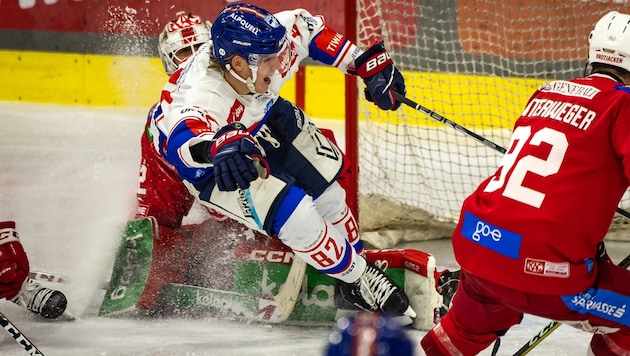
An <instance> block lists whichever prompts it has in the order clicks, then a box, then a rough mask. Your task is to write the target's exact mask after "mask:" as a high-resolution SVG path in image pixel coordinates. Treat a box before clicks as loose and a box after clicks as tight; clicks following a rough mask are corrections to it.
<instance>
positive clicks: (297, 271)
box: [245, 157, 306, 322]
mask: <svg viewBox="0 0 630 356" xmlns="http://www.w3.org/2000/svg"><path fill="white" fill-rule="evenodd" d="M253 161H254V166H255V167H256V171H257V172H258V176H259V177H261V178H263V179H265V177H266V176H267V174H268V172H267V168H265V167H263V164H262V163H261V162H260V159H259V158H258V157H254V158H253ZM245 197H246V199H247V205H249V208H250V211H251V214H252V216H253V217H254V220H255V221H256V224H257V225H258V227H259V228H262V227H263V222H262V221H261V220H260V217H259V216H258V213H257V212H256V208H255V207H254V202H253V200H252V194H251V192H250V190H249V188H247V189H245ZM305 274H306V262H304V260H303V259H301V258H300V257H298V256H297V255H296V254H295V253H294V254H293V262H292V263H291V269H289V273H288V274H287V280H286V281H285V282H284V284H283V285H282V287H280V291H278V294H276V295H275V296H274V297H273V300H274V302H275V307H276V308H277V309H279V313H280V314H279V318H278V320H277V322H283V321H285V320H287V319H288V318H289V315H291V313H292V312H293V308H295V303H296V302H297V298H298V296H299V294H300V290H301V289H302V282H303V281H304V276H305Z"/></svg>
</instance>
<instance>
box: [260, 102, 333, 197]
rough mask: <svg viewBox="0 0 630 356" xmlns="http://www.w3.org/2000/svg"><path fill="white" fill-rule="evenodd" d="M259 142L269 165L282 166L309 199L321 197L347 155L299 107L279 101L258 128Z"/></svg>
mask: <svg viewBox="0 0 630 356" xmlns="http://www.w3.org/2000/svg"><path fill="white" fill-rule="evenodd" d="M255 136H256V138H257V139H258V142H259V143H260V144H261V146H262V147H263V148H264V149H265V152H266V155H267V156H266V159H267V161H268V162H269V163H270V164H271V165H273V164H274V163H275V164H279V165H281V166H282V167H284V169H286V171H287V172H289V174H291V175H292V176H294V177H295V179H296V184H297V185H299V186H300V187H301V188H303V189H304V190H305V191H306V192H307V193H308V194H309V195H312V196H318V195H319V194H321V193H322V192H323V191H324V190H325V189H326V188H327V187H328V186H329V185H330V184H331V183H332V182H334V181H335V180H336V179H337V177H338V176H339V174H340V173H341V170H342V168H343V155H342V153H341V150H340V149H339V147H337V145H336V144H335V143H333V142H332V141H331V140H329V139H328V138H326V136H324V135H323V134H322V133H321V132H320V131H319V129H318V128H317V126H315V124H314V123H313V122H312V121H311V119H310V118H309V117H308V116H306V114H305V113H304V112H303V111H302V110H301V109H300V108H298V107H297V106H295V105H293V104H292V103H290V102H289V101H287V100H284V99H282V98H278V100H277V101H276V103H275V104H274V105H273V106H272V108H271V109H270V113H269V115H268V116H267V117H266V118H265V120H264V121H263V123H262V124H261V125H260V126H259V127H258V129H257V131H256V133H255Z"/></svg>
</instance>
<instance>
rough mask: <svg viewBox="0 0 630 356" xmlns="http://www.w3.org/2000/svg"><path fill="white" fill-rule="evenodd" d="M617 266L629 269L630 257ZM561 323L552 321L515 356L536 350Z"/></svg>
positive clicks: (521, 355)
mask: <svg viewBox="0 0 630 356" xmlns="http://www.w3.org/2000/svg"><path fill="white" fill-rule="evenodd" d="M617 266H621V267H623V268H628V267H629V266H630V255H628V256H626V258H624V259H623V260H622V261H621V262H619V263H618V264H617ZM560 325H561V323H559V322H557V321H555V320H554V321H552V322H550V323H549V324H547V326H545V327H544V328H542V329H541V330H540V332H539V333H538V334H536V335H535V336H534V337H532V338H531V339H530V340H529V342H527V343H526V344H525V345H523V347H521V348H520V349H518V351H516V352H515V353H514V355H513V356H523V355H527V354H528V353H529V352H530V351H532V350H533V349H534V347H536V346H537V345H538V344H540V343H541V342H542V341H543V340H544V339H545V338H546V337H547V336H549V335H550V334H551V333H552V332H554V331H555V330H556V329H557V328H559V327H560Z"/></svg>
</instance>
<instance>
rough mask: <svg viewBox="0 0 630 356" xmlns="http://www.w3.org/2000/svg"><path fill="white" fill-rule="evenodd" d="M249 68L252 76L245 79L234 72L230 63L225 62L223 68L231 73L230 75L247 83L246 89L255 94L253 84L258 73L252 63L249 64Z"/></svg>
mask: <svg viewBox="0 0 630 356" xmlns="http://www.w3.org/2000/svg"><path fill="white" fill-rule="evenodd" d="M248 66H249V69H251V71H252V76H251V77H249V78H247V79H243V77H241V76H240V75H238V73H236V72H235V71H234V69H233V68H232V66H231V65H230V64H226V65H225V68H226V69H227V70H228V72H229V73H230V74H232V76H233V77H234V78H236V79H237V80H238V81H239V82H241V83H244V84H246V85H247V89H249V91H250V92H251V93H252V94H256V87H255V86H254V83H255V82H256V75H257V73H258V66H253V65H249V64H248Z"/></svg>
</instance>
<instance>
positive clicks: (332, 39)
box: [314, 28, 346, 58]
mask: <svg viewBox="0 0 630 356" xmlns="http://www.w3.org/2000/svg"><path fill="white" fill-rule="evenodd" d="M314 40H315V44H316V46H317V48H319V49H320V50H322V51H324V52H325V53H326V54H328V55H329V56H330V57H332V58H337V56H338V55H339V51H340V50H341V48H342V47H343V44H344V42H345V40H346V38H345V37H344V36H343V35H342V34H340V33H338V32H336V31H333V30H331V29H329V28H325V29H323V30H322V32H320V33H319V34H318V35H317V37H315V39H314Z"/></svg>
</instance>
